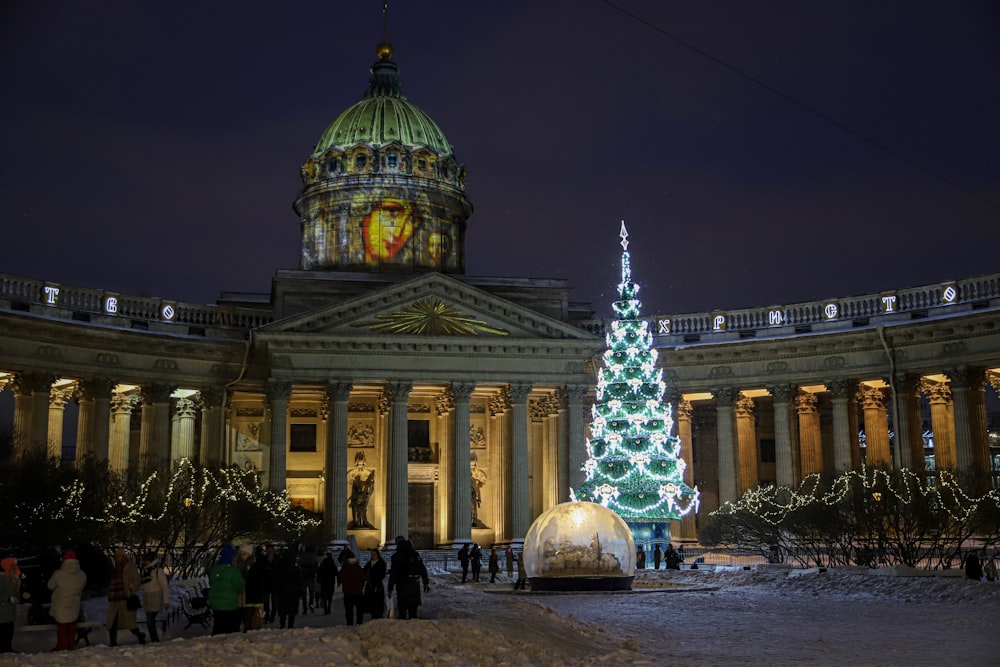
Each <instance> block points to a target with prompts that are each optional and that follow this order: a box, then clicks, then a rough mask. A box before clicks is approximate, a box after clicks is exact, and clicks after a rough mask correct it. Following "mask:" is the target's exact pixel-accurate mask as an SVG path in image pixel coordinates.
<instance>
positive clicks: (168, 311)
mask: <svg viewBox="0 0 1000 667" xmlns="http://www.w3.org/2000/svg"><path fill="white" fill-rule="evenodd" d="M176 314H177V311H176V310H174V305H173V304H172V303H165V304H163V305H162V306H160V317H162V318H163V319H165V320H166V321H168V322H170V321H172V320H173V319H174V316H175V315H176Z"/></svg>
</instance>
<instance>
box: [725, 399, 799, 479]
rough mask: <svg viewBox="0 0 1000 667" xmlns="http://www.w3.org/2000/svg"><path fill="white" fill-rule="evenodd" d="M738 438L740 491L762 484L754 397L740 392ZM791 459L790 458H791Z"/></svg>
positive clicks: (737, 401)
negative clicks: (759, 471) (758, 460)
mask: <svg viewBox="0 0 1000 667" xmlns="http://www.w3.org/2000/svg"><path fill="white" fill-rule="evenodd" d="M736 438H737V442H738V443H739V461H738V465H739V470H740V493H741V494H742V493H743V492H744V491H746V490H747V489H750V488H753V487H755V486H757V485H758V484H760V474H759V473H758V471H757V459H758V458H759V455H758V453H757V418H756V417H755V416H754V404H753V399H752V398H750V397H749V396H747V395H746V394H744V393H743V392H740V394H739V397H738V398H737V399H736ZM789 460H790V459H789Z"/></svg>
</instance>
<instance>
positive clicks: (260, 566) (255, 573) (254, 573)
mask: <svg viewBox="0 0 1000 667" xmlns="http://www.w3.org/2000/svg"><path fill="white" fill-rule="evenodd" d="M267 577H268V573H267V564H266V563H265V562H264V552H263V551H262V552H260V556H258V557H255V558H254V561H253V564H252V565H251V566H250V569H248V570H247V573H246V581H247V587H246V601H247V603H249V604H261V603H262V602H264V591H265V590H267Z"/></svg>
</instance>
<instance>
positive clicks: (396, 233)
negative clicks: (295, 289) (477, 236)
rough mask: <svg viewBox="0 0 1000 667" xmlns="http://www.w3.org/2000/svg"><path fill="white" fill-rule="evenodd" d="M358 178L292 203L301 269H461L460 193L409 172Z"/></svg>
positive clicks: (463, 206) (464, 204) (463, 214)
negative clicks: (297, 218) (298, 229)
mask: <svg viewBox="0 0 1000 667" xmlns="http://www.w3.org/2000/svg"><path fill="white" fill-rule="evenodd" d="M359 179H360V177H359V176H353V177H344V178H342V179H341V180H340V181H339V182H338V183H336V184H333V183H328V184H325V185H323V186H322V187H318V188H314V189H313V190H311V191H310V192H308V193H307V194H303V196H302V197H300V198H299V200H298V201H296V204H295V208H296V211H297V212H298V213H299V215H300V216H301V220H302V256H301V260H300V268H301V269H303V270H306V271H312V270H337V271H368V272H370V271H378V272H384V273H409V272H420V271H440V272H441V273H450V274H461V273H464V272H465V255H464V248H465V226H466V223H465V220H466V219H467V218H468V214H469V209H470V205H469V203H468V200H467V199H465V197H464V195H463V194H462V192H461V191H459V190H456V189H454V188H442V187H441V186H439V185H429V184H428V183H427V182H426V181H424V180H423V179H414V178H407V177H396V176H388V175H387V176H381V177H378V178H377V179H372V178H365V179H364V181H363V182H360V181H359Z"/></svg>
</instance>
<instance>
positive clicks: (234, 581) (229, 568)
mask: <svg viewBox="0 0 1000 667" xmlns="http://www.w3.org/2000/svg"><path fill="white" fill-rule="evenodd" d="M235 558H236V547H234V546H233V545H232V544H224V545H222V550H221V551H220V552H219V562H218V563H217V564H216V565H214V566H213V567H212V569H211V571H210V572H209V573H208V585H209V589H208V606H209V607H210V608H211V609H212V618H213V621H212V634H213V635H222V634H228V633H230V632H239V631H240V621H242V619H243V614H242V611H241V610H240V593H242V592H243V589H245V588H246V586H247V582H246V579H244V578H243V574H242V573H241V572H240V568H238V567H236V566H235V565H234V564H233V560H235Z"/></svg>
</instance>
